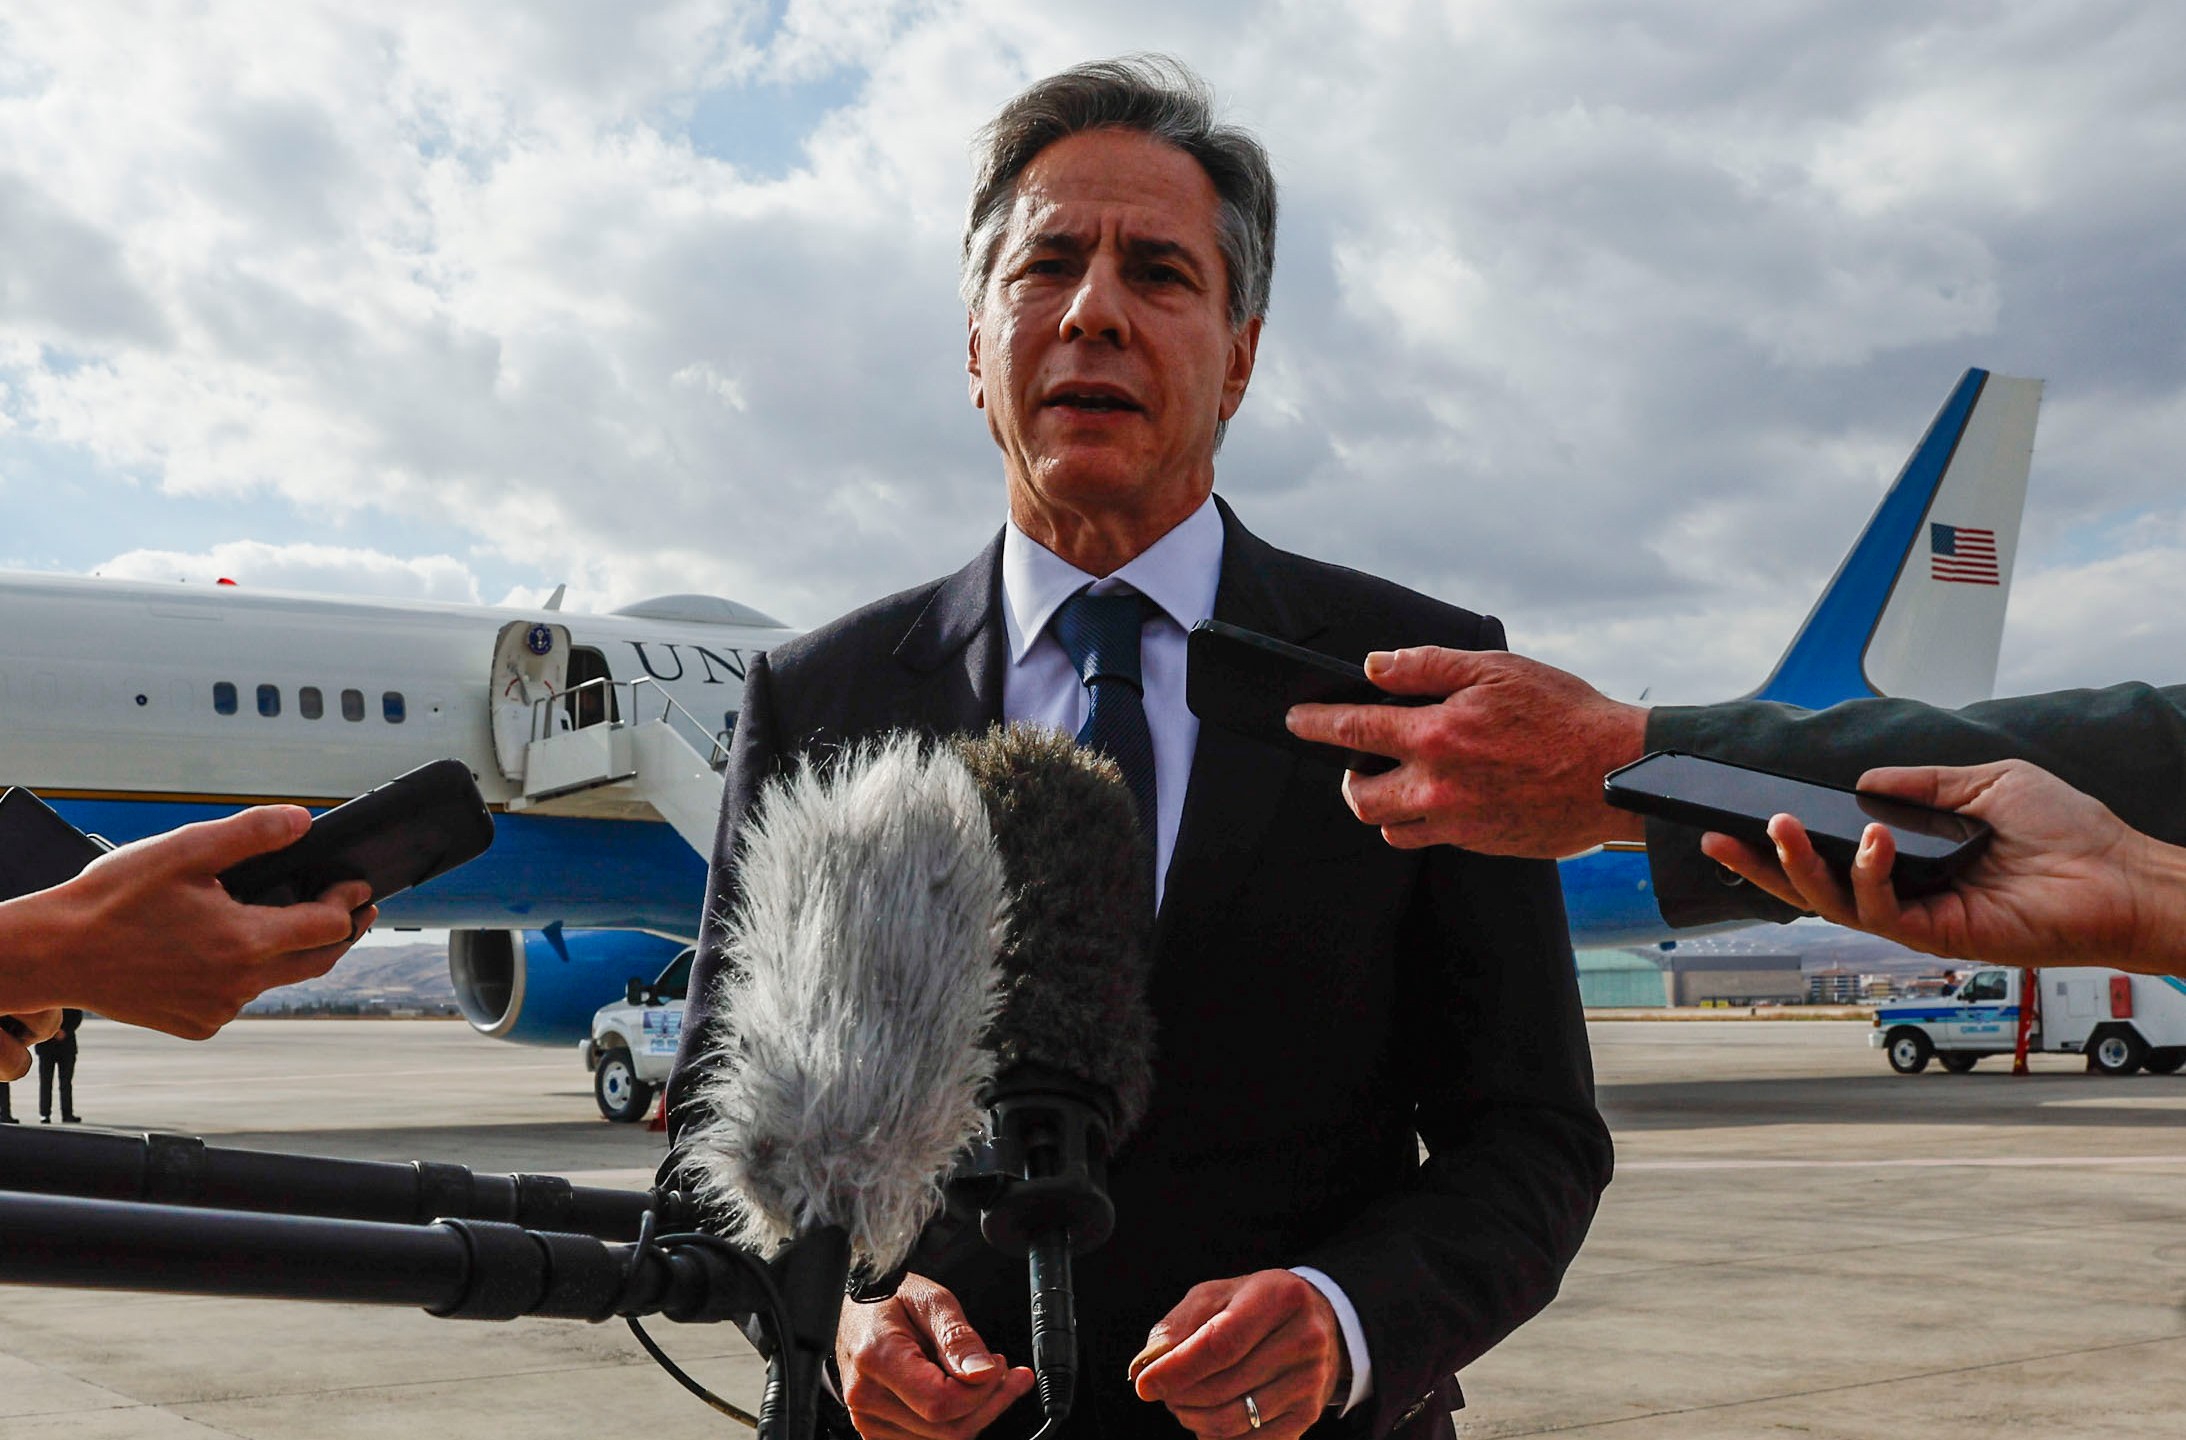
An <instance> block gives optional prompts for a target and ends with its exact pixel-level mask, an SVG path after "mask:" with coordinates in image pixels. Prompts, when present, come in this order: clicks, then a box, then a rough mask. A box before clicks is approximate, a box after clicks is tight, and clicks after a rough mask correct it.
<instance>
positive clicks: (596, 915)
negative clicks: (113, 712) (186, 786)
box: [52, 800, 706, 935]
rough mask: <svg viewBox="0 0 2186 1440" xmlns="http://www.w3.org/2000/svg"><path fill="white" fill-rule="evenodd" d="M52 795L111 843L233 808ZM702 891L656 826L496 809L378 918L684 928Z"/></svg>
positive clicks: (671, 838)
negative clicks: (483, 840) (440, 867)
mask: <svg viewBox="0 0 2186 1440" xmlns="http://www.w3.org/2000/svg"><path fill="white" fill-rule="evenodd" d="M52 803H53V808H54V809H55V810H57V811H59V812H60V814H61V816H62V818H63V819H65V820H67V821H68V822H69V823H70V824H72V825H74V826H75V827H76V828H77V829H79V830H84V831H88V832H90V833H92V834H96V835H103V836H104V837H106V838H107V839H109V840H111V841H113V842H114V843H115V844H117V845H120V844H126V843H128V842H129V841H131V840H141V839H143V838H144V837H146V836H148V835H157V834H160V833H161V832H163V831H167V830H172V829H173V828H174V827H176V826H177V825H188V824H191V823H193V822H195V821H198V820H217V819H219V818H220V817H221V816H223V815H232V814H234V813H235V811H236V809H237V807H235V806H233V805H205V804H196V803H176V802H168V801H147V800H55V801H53V802H52ZM705 893H706V864H705V862H704V861H703V860H701V859H699V858H698V855H697V853H696V852H694V851H693V850H692V849H691V847H690V846H688V845H686V844H684V843H683V840H682V838H681V837H680V836H678V835H677V834H676V832H675V831H674V830H673V829H671V828H670V827H669V826H667V825H665V824H661V823H658V822H655V821H639V820H581V819H574V818H571V817H567V816H555V815H527V814H515V815H496V816H494V836H493V847H492V848H491V849H489V850H488V851H487V852H486V853H485V854H484V855H481V856H479V857H478V858H477V859H476V860H473V861H472V862H471V863H470V864H468V865H465V866H463V867H461V868H460V869H457V870H453V871H450V872H449V873H448V874H446V875H443V876H441V877H440V878H439V879H437V880H433V881H430V882H429V883H427V884H424V885H420V886H419V887H418V888H417V889H415V890H412V891H410V892H408V893H407V894H403V895H398V896H396V897H395V898H394V899H392V900H390V901H388V902H387V904H386V905H384V906H383V907H381V911H380V924H381V925H382V926H389V925H403V926H409V925H420V926H430V927H433V928H435V929H438V928H440V927H443V926H449V927H454V926H462V927H465V928H477V929H509V930H538V929H542V928H544V927H545V926H546V925H548V924H550V923H551V922H554V921H557V920H558V921H560V922H561V923H562V924H564V925H566V926H568V927H569V928H570V929H572V930H661V931H666V932H668V933H669V934H679V935H690V934H694V933H696V931H697V928H698V913H699V909H700V906H701V905H702V904H703V898H702V897H703V896H704V895H705Z"/></svg>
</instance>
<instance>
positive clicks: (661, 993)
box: [577, 949, 698, 1124]
mask: <svg viewBox="0 0 2186 1440" xmlns="http://www.w3.org/2000/svg"><path fill="white" fill-rule="evenodd" d="M697 954H698V952H697V951H696V950H694V949H685V950H683V951H681V952H680V953H678V954H677V956H676V958H675V959H673V960H671V961H669V962H668V968H667V969H665V970H663V971H661V972H660V974H659V975H658V976H656V977H655V978H654V980H653V982H652V983H651V984H650V985H648V984H646V983H645V981H643V980H641V979H639V978H637V977H636V976H632V977H631V980H630V988H629V991H628V992H627V993H626V994H625V995H624V996H623V998H622V999H621V1000H620V1001H619V1002H617V1003H616V1004H613V1005H602V1006H601V1007H600V1008H599V1009H598V1010H596V1011H594V1012H593V1015H592V1036H591V1038H590V1039H587V1040H580V1041H578V1042H577V1053H578V1055H579V1056H581V1057H582V1058H583V1060H584V1068H585V1069H587V1070H589V1071H591V1072H592V1098H593V1099H594V1100H596V1101H598V1102H599V1107H600V1113H601V1114H602V1115H605V1116H606V1117H607V1118H608V1119H610V1120H614V1121H618V1122H620V1123H623V1124H629V1123H631V1122H633V1121H638V1120H643V1119H644V1118H645V1112H646V1111H647V1110H649V1109H651V1108H652V1104H653V1097H654V1096H655V1095H657V1094H659V1093H660V1088H661V1087H662V1086H663V1085H666V1084H667V1083H668V1071H669V1069H670V1068H671V1067H672V1066H673V1065H674V1064H675V1059H676V1046H677V1045H679V1044H681V1043H682V1040H683V997H684V994H685V993H686V992H687V991H688V990H689V989H690V986H691V961H692V960H693V959H694V958H695V957H696V956H697Z"/></svg>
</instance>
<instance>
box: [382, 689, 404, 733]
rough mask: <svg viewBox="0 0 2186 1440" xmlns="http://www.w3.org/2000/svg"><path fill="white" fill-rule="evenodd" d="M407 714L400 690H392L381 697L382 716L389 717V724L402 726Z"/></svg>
mask: <svg viewBox="0 0 2186 1440" xmlns="http://www.w3.org/2000/svg"><path fill="white" fill-rule="evenodd" d="M405 713H406V712H405V710H404V707H403V703H402V692H401V691H400V690H390V691H388V692H387V693H386V694H384V695H382V696H380V714H382V715H384V716H386V717H387V723H388V724H390V725H400V724H401V723H402V720H403V716H404V714H405Z"/></svg>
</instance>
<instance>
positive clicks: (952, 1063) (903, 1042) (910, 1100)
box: [687, 736, 1006, 1273]
mask: <svg viewBox="0 0 2186 1440" xmlns="http://www.w3.org/2000/svg"><path fill="white" fill-rule="evenodd" d="M737 873H738V881H739V890H740V892H741V897H742V898H741V900H740V901H739V902H738V905H737V909H736V911H735V913H734V915H733V917H732V919H731V923H730V928H729V939H728V945H727V960H728V962H729V963H728V964H726V965H724V966H723V969H722V979H721V981H720V989H719V990H718V992H717V996H716V1000H715V1005H716V1010H715V1013H716V1014H719V1015H721V1016H723V1017H725V1020H724V1027H723V1032H722V1040H721V1043H720V1045H719V1046H718V1047H717V1048H716V1049H715V1050H714V1051H713V1052H712V1054H711V1055H710V1056H709V1057H708V1063H707V1074H706V1078H705V1079H704V1080H703V1081H702V1082H701V1083H700V1085H699V1086H698V1088H697V1090H696V1092H695V1093H696V1097H697V1102H698V1106H699V1111H700V1113H701V1114H702V1115H704V1116H706V1117H707V1118H706V1120H705V1121H704V1122H703V1123H702V1124H701V1125H700V1127H699V1128H698V1129H697V1130H696V1131H695V1132H694V1133H693V1134H692V1135H691V1136H690V1138H689V1140H688V1141H687V1147H688V1152H689V1154H690V1157H691V1163H692V1165H693V1166H694V1167H695V1169H696V1170H697V1171H698V1181H697V1191H698V1195H699V1198H700V1199H701V1200H702V1201H705V1202H707V1203H708V1204H709V1207H710V1208H714V1209H716V1210H717V1211H719V1212H720V1213H723V1214H724V1215H725V1216H726V1217H727V1220H728V1223H729V1225H730V1227H731V1228H730V1233H729V1238H730V1239H732V1240H735V1241H736V1242H738V1243H739V1244H742V1245H744V1246H746V1247H747V1248H750V1249H753V1250H755V1251H757V1252H758V1253H759V1254H762V1255H766V1254H771V1253H773V1252H774V1251H775V1250H776V1249H777V1248H778V1247H780V1246H781V1245H782V1244H784V1243H786V1242H787V1241H789V1240H791V1239H793V1238H795V1237H796V1236H798V1235H800V1234H804V1233H806V1232H808V1231H810V1230H813V1229H816V1228H818V1227H821V1226H825V1225H840V1226H843V1227H844V1228H845V1229H847V1230H848V1231H849V1232H850V1238H851V1247H852V1254H853V1256H854V1257H855V1259H856V1260H857V1261H858V1262H859V1263H861V1264H863V1265H864V1266H866V1267H867V1268H868V1269H869V1271H871V1272H873V1273H880V1272H885V1271H887V1270H890V1269H893V1268H894V1267H895V1266H896V1265H898V1264H899V1263H901V1261H902V1260H903V1257H904V1256H905V1255H906V1254H907V1253H908V1252H909V1250H910V1247H911V1244H912V1242H913V1241H914V1240H916V1239H917V1237H918V1232H919V1229H920V1227H921V1226H922V1225H924V1224H925V1222H926V1221H927V1219H928V1218H930V1216H931V1215H932V1214H933V1212H934V1210H935V1208H936V1207H937V1206H938V1205H939V1203H940V1187H939V1181H940V1177H941V1176H942V1174H943V1172H944V1171H946V1170H947V1169H948V1167H949V1165H950V1162H951V1161H952V1160H954V1158H955V1157H956V1155H957V1153H958V1152H959V1151H960V1150H961V1149H962V1148H963V1147H964V1146H965V1145H966V1144H967V1143H968V1142H969V1141H970V1140H971V1139H972V1138H973V1137H974V1136H975V1135H976V1134H977V1133H978V1132H979V1130H980V1128H981V1125H982V1123H983V1114H982V1111H981V1109H980V1098H981V1094H982V1091H983V1090H984V1088H985V1087H986V1085H987V1083H988V1081H989V1079H990V1078H991V1076H992V1074H993V1068H994V1056H993V1054H992V1053H991V1052H990V1051H989V1050H987V1049H986V1047H985V1045H984V1043H983V1042H984V1041H985V1039H986V1036H987V1033H988V1031H989V1029H990V1028H991V1026H992V1024H993V1022H994V1019H995V1015H996V1007H997V1004H998V1002H999V998H1000V976H999V971H998V970H997V967H996V964H995V952H996V947H997V945H998V943H999V942H1000V939H1001V935H1002V925H1003V918H1004V912H1005V906H1006V899H1005V894H1006V892H1005V890H1004V877H1003V870H1002V863H1001V859H1000V857H999V855H998V853H997V849H996V846H995V844H994V840H993V835H992V831H991V829H990V827H989V823H988V820H987V812H986V809H985V807H984V805H983V803H982V800H981V796H980V793H979V790H978V788H977V787H976V786H975V785H974V783H973V781H972V777H971V776H970V774H969V773H968V772H967V771H966V768H965V766H964V763H963V762H962V761H961V760H959V759H958V758H957V757H956V755H955V754H954V753H952V752H951V751H949V750H948V749H946V748H938V747H935V748H929V747H928V746H925V745H922V744H921V743H920V742H919V741H918V740H916V739H914V738H911V737H908V736H897V737H892V738H890V739H887V740H885V741H882V742H880V743H877V744H874V745H870V746H867V747H864V748H862V749H858V750H855V751H852V752H849V753H847V754H845V755H844V756H842V757H841V758H840V759H839V760H838V761H837V763H835V764H833V765H831V766H827V767H825V768H824V769H823V768H820V767H815V766H809V765H808V766H806V767H805V768H803V769H801V770H799V771H798V772H797V773H795V774H794V775H791V776H789V777H787V778H785V779H783V780H780V781H776V782H775V783H774V784H772V785H771V786H769V787H768V789H767V790H766V791H765V793H764V794H763V795H762V796H761V797H760V800H759V802H758V804H757V805H756V806H755V808H754V811H753V814H752V816H751V818H750V819H749V820H748V821H747V823H746V828H745V837H744V842H743V847H742V851H741V859H740V861H739V864H738V872H737Z"/></svg>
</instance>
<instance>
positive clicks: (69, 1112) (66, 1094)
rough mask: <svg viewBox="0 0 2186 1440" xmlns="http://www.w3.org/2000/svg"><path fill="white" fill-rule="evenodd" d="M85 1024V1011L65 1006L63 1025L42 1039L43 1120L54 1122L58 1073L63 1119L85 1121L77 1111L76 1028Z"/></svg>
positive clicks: (40, 1090) (40, 1096) (70, 1122)
mask: <svg viewBox="0 0 2186 1440" xmlns="http://www.w3.org/2000/svg"><path fill="white" fill-rule="evenodd" d="M82 1025H83V1011H81V1010H77V1009H74V1008H69V1009H65V1010H63V1011H61V1028H60V1029H59V1030H56V1031H55V1032H54V1033H53V1037H52V1038H51V1039H49V1040H41V1041H39V1042H38V1047H37V1048H38V1120H39V1123H41V1124H45V1125H51V1124H52V1123H53V1081H54V1077H55V1076H56V1075H58V1076H59V1077H60V1081H61V1123H62V1124H64V1125H80V1124H82V1123H83V1116H81V1115H78V1114H77V1113H76V1031H77V1030H78V1028H80V1027H81V1026H82Z"/></svg>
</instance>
